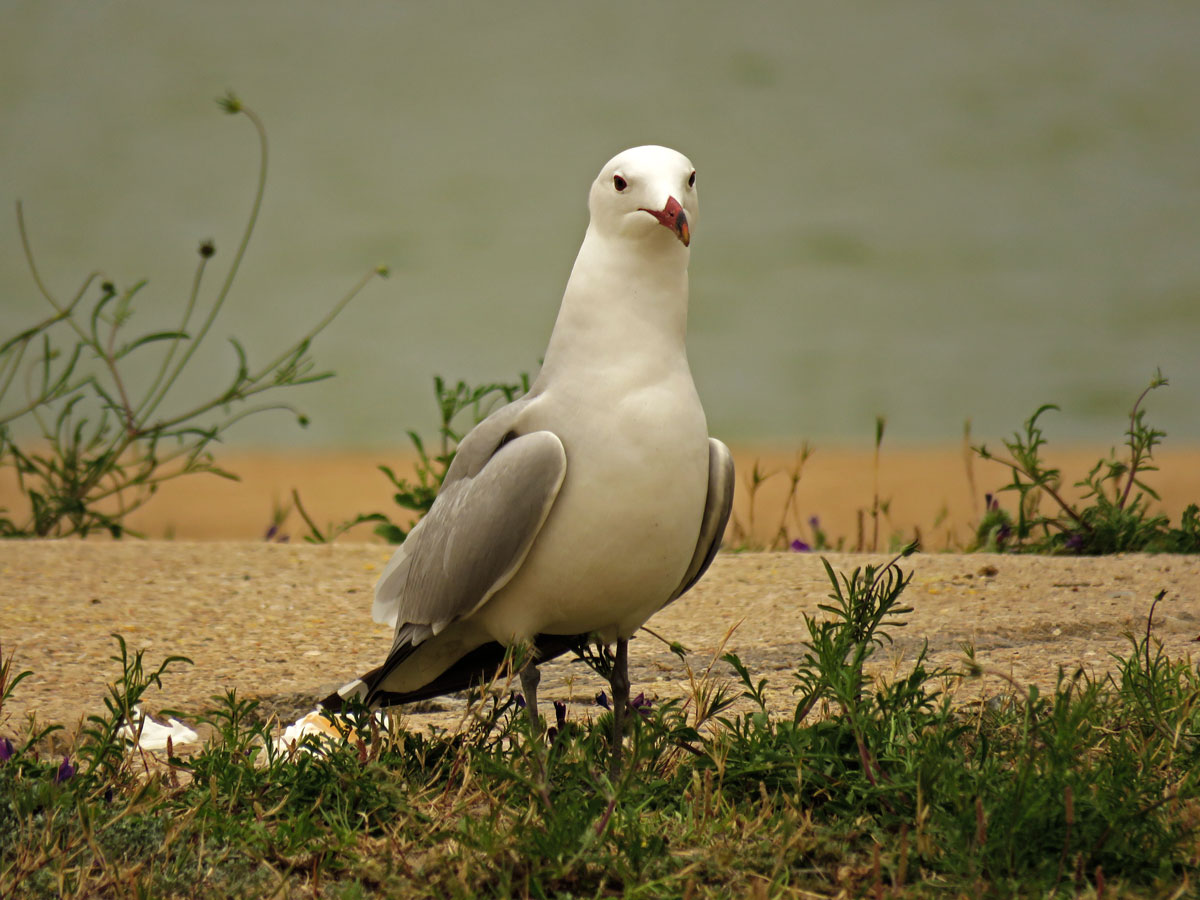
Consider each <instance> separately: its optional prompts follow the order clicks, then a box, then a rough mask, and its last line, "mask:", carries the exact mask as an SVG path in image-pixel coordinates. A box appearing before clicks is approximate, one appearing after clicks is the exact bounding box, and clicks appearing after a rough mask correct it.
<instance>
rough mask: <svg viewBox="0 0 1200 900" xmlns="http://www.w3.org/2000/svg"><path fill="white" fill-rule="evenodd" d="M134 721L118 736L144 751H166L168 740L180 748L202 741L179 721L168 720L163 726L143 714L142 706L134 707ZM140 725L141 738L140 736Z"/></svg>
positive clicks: (124, 726)
mask: <svg viewBox="0 0 1200 900" xmlns="http://www.w3.org/2000/svg"><path fill="white" fill-rule="evenodd" d="M133 719H134V721H133V724H132V725H122V726H121V728H120V730H119V731H118V732H117V734H119V735H120V736H121V737H123V738H124V739H125V740H127V741H129V742H130V743H136V744H137V745H138V746H139V747H141V748H142V749H143V750H165V749H167V739H168V738H170V739H171V746H172V747H178V746H179V745H180V744H194V743H196V742H197V741H198V740H200V735H198V734H196V732H194V731H192V729H190V728H188V727H187V726H186V725H184V724H183V723H182V722H180V721H179V720H178V719H167V724H166V725H163V724H162V723H161V722H156V721H155V720H154V719H152V718H151V717H150V716H148V715H146V714H145V713H144V712H142V708H141V707H140V706H137V707H134V710H133ZM139 723H140V727H141V736H140V737H139V736H138V728H139Z"/></svg>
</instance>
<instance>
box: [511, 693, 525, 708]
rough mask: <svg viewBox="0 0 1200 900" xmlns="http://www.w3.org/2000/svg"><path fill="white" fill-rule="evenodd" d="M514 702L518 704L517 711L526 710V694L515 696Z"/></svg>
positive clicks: (516, 694)
mask: <svg viewBox="0 0 1200 900" xmlns="http://www.w3.org/2000/svg"><path fill="white" fill-rule="evenodd" d="M513 700H514V701H515V702H516V704H517V709H524V708H525V695H524V694H521V693H515V694H513Z"/></svg>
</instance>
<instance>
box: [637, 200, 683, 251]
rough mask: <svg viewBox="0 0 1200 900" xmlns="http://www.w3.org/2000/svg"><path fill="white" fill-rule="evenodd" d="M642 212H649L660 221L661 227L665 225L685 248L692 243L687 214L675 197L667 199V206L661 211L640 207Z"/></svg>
mask: <svg viewBox="0 0 1200 900" xmlns="http://www.w3.org/2000/svg"><path fill="white" fill-rule="evenodd" d="M640 209H641V211H642V212H648V213H650V215H652V216H654V218H656V219H658V222H659V224H660V225H665V226H666V227H667V228H669V229H671V231H673V232H674V233H675V236H676V237H677V238H679V240H681V241H683V246H685V247H686V246H687V245H688V244H690V243H691V242H692V234H691V232H690V231H689V230H688V220H687V213H685V212H684V211H683V207H682V206H680V205H679V201H678V200H676V199H675V198H674V197H668V198H667V205H666V206H664V207H663V208H662V209H661V210H659V209H646V207H644V206H643V207H640Z"/></svg>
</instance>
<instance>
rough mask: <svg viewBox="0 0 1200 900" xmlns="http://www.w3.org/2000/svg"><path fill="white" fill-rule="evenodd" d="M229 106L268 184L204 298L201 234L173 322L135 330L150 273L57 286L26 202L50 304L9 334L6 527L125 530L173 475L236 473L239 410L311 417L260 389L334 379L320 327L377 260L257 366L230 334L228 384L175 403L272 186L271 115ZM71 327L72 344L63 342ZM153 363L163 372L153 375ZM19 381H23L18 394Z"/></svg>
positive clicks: (2, 399)
mask: <svg viewBox="0 0 1200 900" xmlns="http://www.w3.org/2000/svg"><path fill="white" fill-rule="evenodd" d="M220 105H221V107H222V109H224V111H225V112H227V113H229V114H240V115H243V116H245V117H246V118H247V119H249V120H250V122H251V123H252V124H253V126H254V128H255V131H256V132H257V135H258V142H259V151H260V159H259V172H258V184H257V188H256V190H255V195H254V201H253V203H252V205H251V209H250V214H249V217H248V219H247V222H246V225H245V228H244V230H243V232H242V235H241V238H240V240H239V241H238V244H237V246H236V247H235V249H234V252H233V256H232V259H231V260H230V263H229V268H228V270H227V271H226V273H225V275H224V277H223V278H222V279H221V281H220V284H219V286H218V287H217V289H216V291H215V294H214V296H213V298H212V299H211V301H210V302H208V304H207V310H205V303H204V302H203V300H202V299H201V288H202V286H203V285H204V282H205V275H206V273H207V271H208V268H209V266H210V265H211V261H212V259H213V258H214V257H215V254H216V249H215V246H214V244H213V242H212V241H207V240H206V241H204V242H202V243H201V244H200V248H199V262H198V263H197V266H196V270H195V274H194V275H193V278H192V283H191V290H190V292H189V293H188V296H187V299H186V301H185V302H184V305H183V309H182V311H181V313H180V315H179V319H178V325H176V326H175V327H174V328H171V329H169V330H164V331H146V332H143V333H140V334H136V333H130V331H129V328H130V323H131V322H132V321H133V320H134V318H135V313H136V311H137V310H136V307H137V304H139V303H141V302H142V297H141V292H142V290H143V289H144V288H145V287H146V282H145V281H144V280H143V281H139V282H136V283H135V284H133V285H130V286H128V287H124V288H120V287H117V286H116V285H115V284H113V283H112V282H109V281H105V280H102V278H101V276H100V274H99V273H98V272H93V273H92V274H90V275H88V276H87V278H85V279H84V281H83V284H82V285H81V286H80V287H79V289H78V290H77V291H76V292H75V294H74V295H73V296H72V297H71V298H70V299H67V300H62V299H60V298H58V297H56V296H54V294H52V293H51V291H50V290H49V288H48V287H47V286H46V283H45V282H44V281H43V279H42V276H41V274H40V272H39V271H38V268H37V265H36V263H35V261H34V256H33V250H32V247H31V244H30V240H29V235H28V232H27V229H26V226H25V217H24V213H23V211H22V208H21V205H20V204H19V203H18V205H17V224H18V226H19V229H20V234H21V245H22V249H23V250H24V253H25V258H26V261H27V262H28V264H29V269H30V272H31V274H32V276H33V280H34V283H35V284H36V286H37V289H38V292H39V293H40V294H41V296H42V298H43V299H44V300H45V301H46V303H47V304H48V305H49V306H50V308H51V310H52V313H51V314H50V315H49V316H47V317H46V318H45V319H43V320H41V321H40V322H37V323H35V324H33V325H31V326H29V327H27V328H24V329H22V330H20V331H19V332H17V333H16V334H15V335H13V336H11V337H8V338H5V339H3V340H0V470H3V469H6V468H11V470H12V472H13V474H14V475H15V478H16V482H17V486H18V489H19V491H20V494H21V495H22V496H23V497H24V498H25V500H26V501H27V503H28V507H29V509H28V512H27V513H16V514H14V513H12V511H10V510H4V509H0V537H33V536H36V537H61V536H65V535H73V534H78V535H80V536H86V535H87V534H89V533H90V532H92V531H104V532H108V533H109V534H111V535H113V536H114V537H119V536H121V535H122V534H123V533H124V532H125V525H124V521H125V518H126V516H127V515H128V514H129V513H130V512H132V511H134V510H135V509H137V508H139V507H140V506H142V505H144V504H145V503H147V502H148V501H149V500H150V499H151V498H152V497H153V496H154V494H155V492H156V491H157V489H158V487H159V485H161V484H162V483H163V482H165V481H169V480H171V479H174V478H179V477H182V476H185V475H193V474H199V473H209V474H213V475H218V476H221V477H224V478H235V477H236V476H234V475H233V474H232V473H230V472H227V471H225V470H224V469H222V468H221V467H220V466H219V465H218V464H217V462H216V460H215V459H214V457H213V455H212V453H211V451H210V445H211V444H212V443H213V442H215V441H219V440H220V439H221V438H222V437H223V436H224V434H225V433H226V432H227V431H228V430H229V429H230V428H232V427H233V426H234V425H236V424H237V423H238V422H240V421H241V420H243V419H246V418H248V417H250V416H256V415H259V414H260V413H264V412H267V411H271V410H283V411H287V412H290V413H292V414H293V415H295V416H296V419H297V421H298V422H299V423H300V424H301V425H306V424H307V422H308V420H307V418H306V417H305V416H304V415H303V414H302V413H300V412H299V411H298V410H296V409H295V408H294V407H293V406H291V405H290V404H287V403H280V402H274V401H268V402H263V400H262V398H263V396H264V395H266V394H268V393H270V394H272V395H274V392H276V391H277V390H278V389H281V388H289V387H296V386H298V385H302V384H310V383H312V382H314V381H320V380H322V379H325V378H329V377H331V376H332V374H333V373H331V372H321V371H318V370H317V369H316V368H315V363H314V362H313V360H312V358H311V356H310V355H309V349H310V347H311V345H312V342H313V339H314V338H315V337H316V336H317V335H318V334H320V333H321V331H323V330H324V329H325V328H326V327H327V326H328V325H329V323H330V322H331V321H332V320H333V319H334V317H336V316H337V314H338V313H339V312H341V310H342V309H343V308H344V307H345V306H346V304H347V303H349V302H350V301H351V300H352V299H353V298H354V297H355V295H357V294H358V293H359V292H360V291H361V290H362V289H363V288H364V287H365V286H366V284H367V283H368V282H369V281H370V280H371V279H372V278H374V277H376V276H377V275H386V274H387V273H386V270H385V269H384V268H383V267H379V268H377V269H375V270H373V271H371V272H369V273H367V274H366V275H364V276H363V278H362V279H360V281H359V282H358V283H357V284H356V285H354V287H352V288H351V289H350V291H349V292H347V293H346V295H345V296H343V297H342V298H341V299H340V300H339V301H337V303H335V304H334V306H333V307H332V309H331V310H330V311H329V313H327V314H326V315H325V317H324V318H322V319H321V321H319V322H318V323H317V324H316V325H314V326H313V327H312V328H310V329H309V330H308V331H307V332H306V333H305V334H304V335H302V336H301V337H300V338H299V339H298V340H296V341H295V342H293V343H292V344H291V345H290V346H288V347H287V348H286V349H285V350H283V351H282V352H281V353H279V354H278V355H277V356H275V357H274V358H273V359H271V360H270V361H268V362H267V363H266V364H264V365H259V366H254V365H252V364H251V363H250V359H249V356H248V354H247V352H246V350H245V348H244V347H243V346H242V344H241V343H240V342H239V341H238V340H237V339H236V338H230V344H231V346H232V348H233V352H234V355H235V357H236V361H237V362H236V368H235V370H234V372H233V374H232V376H231V378H230V380H229V383H228V384H227V385H226V386H225V387H224V388H222V389H220V390H219V391H218V392H217V393H215V394H214V395H212V396H211V397H210V398H209V399H207V400H205V401H203V402H201V403H199V404H197V405H195V406H192V407H190V408H186V407H185V408H173V407H172V404H171V402H170V401H171V398H172V397H173V396H174V393H175V391H174V389H175V387H176V386H177V385H178V384H179V383H180V379H181V377H182V376H183V373H184V372H185V371H186V370H187V368H188V365H189V363H190V362H191V360H192V358H193V356H194V355H195V353H196V351H197V350H198V349H199V347H200V346H201V344H203V343H204V341H205V339H206V337H207V336H208V334H209V332H210V331H211V329H212V327H213V324H214V323H215V321H216V319H217V317H218V315H219V314H220V312H221V310H222V308H223V307H224V306H225V303H226V301H227V300H228V298H229V294H230V290H231V289H232V287H233V283H234V281H235V279H236V277H237V274H238V270H239V268H240V267H241V264H242V259H243V257H244V256H245V253H246V248H247V246H248V245H249V242H250V238H251V236H252V235H253V233H254V228H255V224H256V223H257V221H258V214H259V210H260V208H261V205H262V199H263V192H264V190H265V188H266V178H267V134H266V130H265V128H264V127H263V124H262V121H261V120H260V119H259V117H258V115H257V114H255V112H254V111H253V110H251V109H249V108H248V107H246V106H243V105H242V103H241V101H240V100H238V99H237V98H236V97H234V96H233V95H232V94H230V95H229V96H227V97H226V98H224V99H223V100H221V101H220ZM97 283H99V284H98V289H97ZM64 332H65V337H66V338H67V342H66V343H65V344H64V343H63V342H62V340H60V337H61V336H63V335H64ZM154 353H157V354H158V361H157V365H156V366H155V365H149V366H146V363H147V362H148V360H147V359H146V357H147V356H149V355H152V354H154ZM145 372H153V374H152V375H149V377H145V376H144V375H143V374H142V373H145ZM21 388H23V389H24V393H23V396H19V397H18V396H16V395H17V392H18V390H20V389H21ZM176 407H178V404H176ZM31 433H32V434H33V435H34V436H33V437H32V438H28V437H27V435H29V434H31ZM14 516H15V517H14Z"/></svg>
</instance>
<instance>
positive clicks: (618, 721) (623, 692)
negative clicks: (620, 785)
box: [608, 638, 629, 781]
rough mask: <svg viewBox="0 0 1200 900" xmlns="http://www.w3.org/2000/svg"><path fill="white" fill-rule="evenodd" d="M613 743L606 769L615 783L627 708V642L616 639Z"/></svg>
mask: <svg viewBox="0 0 1200 900" xmlns="http://www.w3.org/2000/svg"><path fill="white" fill-rule="evenodd" d="M609 684H610V685H611V686H612V695H613V743H612V756H611V757H610V763H609V767H608V774H609V777H610V778H612V779H613V780H614V781H616V779H617V776H618V775H619V774H620V772H621V743H622V741H623V739H624V737H625V710H626V709H628V708H629V640H628V638H617V658H616V661H615V662H614V663H613V671H612V679H611V680H610V682H609Z"/></svg>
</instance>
